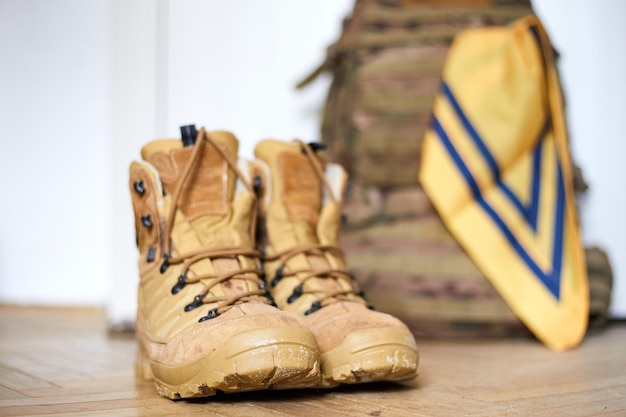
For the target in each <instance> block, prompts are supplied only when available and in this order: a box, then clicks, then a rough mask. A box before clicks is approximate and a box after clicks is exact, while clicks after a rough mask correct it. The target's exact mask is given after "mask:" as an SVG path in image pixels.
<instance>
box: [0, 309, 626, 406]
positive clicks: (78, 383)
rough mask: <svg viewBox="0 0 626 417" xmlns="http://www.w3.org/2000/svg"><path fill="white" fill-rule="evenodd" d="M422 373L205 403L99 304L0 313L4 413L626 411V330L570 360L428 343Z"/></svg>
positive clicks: (544, 353) (598, 339) (528, 346)
mask: <svg viewBox="0 0 626 417" xmlns="http://www.w3.org/2000/svg"><path fill="white" fill-rule="evenodd" d="M418 343H419V346H420V353H421V364H420V372H421V374H420V377H419V378H418V379H417V380H416V381H411V382H407V383H403V384H370V385H362V386H354V387H344V388H340V389H335V390H329V391H314V390H302V391H284V392H279V391H266V392H255V393H246V394H235V395H221V396H217V397H212V398H207V399H202V400H199V401H178V402H174V401H170V400H167V399H163V398H159V397H157V396H156V394H155V391H154V389H153V387H152V385H151V384H150V383H149V382H144V381H142V380H139V379H136V378H135V376H134V371H133V361H134V355H135V343H134V340H133V338H132V336H131V335H121V336H120V335H110V334H108V333H107V330H106V323H105V319H104V316H103V314H102V313H101V312H100V311H99V310H96V309H76V308H32V307H30V308H26V307H15V306H0V416H68V417H78V416H116V417H120V416H203V415H206V416H274V415H279V416H292V415H293V416H316V417H320V416H324V417H329V416H525V415H528V416H559V417H560V416H597V415H603V416H604V415H606V416H622V417H623V416H626V348H625V346H626V323H613V324H611V325H610V326H609V327H608V328H607V329H606V330H603V331H601V332H597V333H596V334H592V335H589V336H588V337H587V339H586V340H585V342H584V343H583V345H582V346H580V347H579V348H577V349H575V350H572V351H570V352H565V353H561V354H556V353H552V352H550V351H548V350H547V349H546V348H544V347H543V346H541V345H540V344H539V343H538V342H536V341H534V340H528V339H516V340H490V341H489V340H485V341H471V342H470V341H464V342H462V341H424V340H421V341H418Z"/></svg>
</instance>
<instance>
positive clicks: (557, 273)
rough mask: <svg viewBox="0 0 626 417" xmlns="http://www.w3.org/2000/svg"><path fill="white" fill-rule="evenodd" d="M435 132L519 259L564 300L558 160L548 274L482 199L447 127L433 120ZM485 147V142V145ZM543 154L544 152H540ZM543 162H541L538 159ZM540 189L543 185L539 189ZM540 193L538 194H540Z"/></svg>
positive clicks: (562, 200)
mask: <svg viewBox="0 0 626 417" xmlns="http://www.w3.org/2000/svg"><path fill="white" fill-rule="evenodd" d="M432 128H433V130H434V132H435V133H436V134H437V137H438V138H439V139H440V141H441V142H442V144H443V145H444V147H445V148H446V150H447V152H448V154H449V155H450V157H451V158H452V160H453V161H454V163H455V164H456V166H457V168H458V169H459V171H460V172H461V175H462V176H463V178H464V179H465V181H466V182H467V184H468V186H469V188H470V189H471V190H472V193H473V195H474V198H475V199H476V201H477V202H478V204H479V205H480V206H481V208H482V209H483V210H484V211H485V213H486V214H487V215H488V216H489V217H490V218H491V219H492V221H493V222H494V224H495V225H496V226H497V227H498V229H499V230H500V231H501V233H502V234H503V236H504V237H505V239H506V240H507V241H508V242H509V244H510V245H511V246H512V247H513V249H514V250H515V252H516V253H517V254H518V256H519V257H520V258H521V259H522V261H523V262H524V263H525V264H526V266H527V267H528V268H529V269H530V270H531V271H532V273H533V274H534V275H535V276H536V277H537V278H538V279H539V280H540V281H541V282H542V283H543V285H544V286H545V287H546V288H547V289H548V291H550V293H551V294H552V295H553V296H554V297H555V298H556V299H557V300H559V299H560V287H561V267H562V259H563V226H564V212H565V187H564V183H563V175H562V172H561V166H560V164H559V161H558V158H557V161H556V162H557V163H556V169H557V204H556V209H555V230H554V241H553V253H552V270H551V271H549V272H544V271H543V270H542V269H541V267H539V265H537V263H536V262H535V261H534V260H533V258H532V257H531V256H530V255H529V254H528V252H527V251H526V250H525V249H524V247H523V246H522V245H521V243H520V242H519V241H518V240H517V238H516V237H515V235H514V234H513V232H512V231H511V229H509V227H508V226H507V225H506V223H505V222H504V220H502V218H501V217H500V216H499V215H498V213H497V212H496V210H494V209H493V207H491V205H490V204H489V203H488V202H487V201H486V200H485V198H484V197H483V196H482V192H481V190H480V188H479V186H478V183H477V182H476V180H475V178H474V176H473V175H472V173H471V171H470V170H469V168H468V167H467V165H466V164H465V162H464V161H463V159H462V158H461V156H460V155H459V153H458V151H457V150H456V148H455V147H454V145H453V144H452V141H451V140H450V138H449V137H448V135H447V133H446V132H445V130H444V128H443V126H442V125H441V123H440V122H439V120H438V119H437V118H436V116H433V121H432ZM483 144H484V142H483ZM536 152H541V151H536ZM536 159H540V158H536ZM536 187H537V188H538V187H539V185H537V186H536ZM535 189H536V188H535V186H533V193H534V192H535ZM537 193H538V191H537Z"/></svg>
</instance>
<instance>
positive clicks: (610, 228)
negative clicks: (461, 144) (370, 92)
mask: <svg viewBox="0 0 626 417" xmlns="http://www.w3.org/2000/svg"><path fill="white" fill-rule="evenodd" d="M351 5H352V0H341V1H338V0H323V1H321V0H317V1H298V2H296V1H287V0H264V1H258V0H237V1H228V2H227V1H210V2H208V1H200V0H176V1H174V0H110V1H107V0H0V191H1V194H0V195H1V196H2V204H0V302H19V303H46V304H68V303H69V304H98V305H107V306H108V310H109V314H110V317H111V319H112V320H113V321H115V322H120V321H123V320H127V319H131V318H132V315H133V313H134V308H135V286H136V283H137V275H136V264H135V262H136V253H135V248H134V236H133V225H132V218H131V209H130V199H129V197H128V190H127V166H128V163H129V162H130V160H131V159H133V158H136V157H137V156H138V155H139V149H140V147H141V145H142V144H144V143H145V142H147V141H149V140H151V139H153V138H155V137H158V136H161V137H162V136H177V135H178V131H177V129H178V126H179V125H180V124H186V123H198V124H203V125H206V126H207V128H209V129H214V128H224V129H230V130H233V131H234V133H235V134H236V135H237V136H238V137H239V138H240V140H241V141H242V145H241V148H242V149H241V150H242V152H241V154H242V155H243V156H246V157H250V156H251V155H252V149H253V145H254V142H255V141H257V140H258V139H260V138H263V137H277V138H283V139H291V138H293V137H296V136H299V137H301V138H303V139H305V140H314V139H317V138H318V123H319V119H318V112H319V109H320V107H321V106H322V104H323V99H324V95H325V90H326V88H327V85H328V78H326V79H324V80H321V81H320V82H317V83H316V84H315V85H313V88H310V89H307V90H306V91H304V92H296V91H294V90H293V85H294V84H295V82H296V81H297V80H298V79H300V78H301V77H302V76H304V75H306V74H307V72H308V71H309V70H310V69H312V68H314V67H315V66H316V65H317V64H318V63H319V62H320V61H321V60H322V58H323V56H324V51H325V48H326V46H327V45H328V44H330V43H331V42H332V40H333V39H335V38H336V36H337V35H338V32H339V30H340V26H341V19H342V17H343V16H345V15H346V14H347V13H348V11H349V9H350V8H351ZM535 7H536V9H537V11H538V13H539V14H540V16H542V17H543V18H544V23H545V24H546V26H547V28H548V30H549V31H550V34H551V35H552V38H553V41H554V43H555V44H556V46H557V48H558V49H559V50H560V52H561V54H562V56H563V58H562V60H561V70H562V75H563V82H564V86H565V88H566V90H567V96H568V103H569V107H568V116H569V119H570V127H571V133H572V140H573V144H574V149H573V151H574V156H575V158H576V160H577V161H578V162H579V163H580V164H581V165H582V166H583V168H584V170H585V174H586V177H587V179H588V181H589V183H590V185H591V188H592V189H591V191H590V194H589V196H588V198H587V201H586V202H585V206H584V211H583V228H584V233H585V240H586V241H587V242H590V243H598V244H600V245H601V246H603V247H605V248H606V249H607V250H608V251H609V254H610V255H611V258H612V261H613V267H614V269H615V272H616V274H617V276H618V280H617V282H616V288H615V289H616V294H619V295H618V297H619V300H618V299H617V298H616V299H615V300H614V303H613V311H614V312H615V313H618V314H620V315H622V316H626V263H625V262H626V258H622V257H620V256H619V255H620V254H622V253H624V252H626V241H625V240H624V239H625V237H626V220H625V219H624V216H623V214H622V213H626V202H625V200H624V198H625V197H624V194H625V193H624V186H623V185H621V184H622V179H623V178H626V172H625V171H624V169H625V168H624V167H625V166H626V165H625V164H624V163H623V162H622V161H621V158H622V157H623V156H624V155H626V152H624V151H625V149H624V141H623V140H622V139H621V136H622V135H623V134H624V131H626V125H625V123H626V121H625V118H624V114H625V111H624V110H625V109H626V106H625V105H624V104H623V103H622V100H621V98H622V97H625V96H626V84H625V83H626V81H625V79H626V78H625V77H624V75H623V74H624V73H626V55H625V54H626V48H624V47H623V42H624V41H626V33H625V30H626V29H625V28H626V25H624V24H623V23H622V22H624V21H625V19H626V10H625V7H626V2H623V1H621V0H603V1H601V2H598V1H593V0H540V1H535ZM110 294H113V295H114V296H113V297H110V296H109V295H110Z"/></svg>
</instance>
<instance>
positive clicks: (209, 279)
mask: <svg viewBox="0 0 626 417" xmlns="http://www.w3.org/2000/svg"><path fill="white" fill-rule="evenodd" d="M204 146H213V147H214V148H215V149H216V150H217V151H218V152H219V154H220V155H221V156H222V158H223V159H224V160H225V161H226V163H227V164H228V165H229V167H230V168H231V169H232V170H233V171H234V172H235V174H236V175H237V177H238V178H239V180H240V181H241V182H242V183H243V184H244V186H245V187H246V189H247V190H248V191H249V192H254V189H253V187H252V186H251V185H250V183H249V182H248V180H247V179H246V177H245V176H244V175H243V173H242V172H241V171H240V170H239V168H237V164H236V163H235V162H234V161H232V160H231V158H230V157H229V156H228V155H227V154H226V153H225V152H224V150H222V148H221V147H220V146H218V144H217V143H216V142H215V141H214V140H213V139H212V138H211V136H210V135H209V134H207V133H206V131H205V129H204V128H202V129H200V131H199V132H198V136H197V139H196V144H195V145H194V148H193V151H192V153H191V157H190V158H189V162H188V163H187V164H186V165H185V167H184V169H183V171H182V174H181V180H180V182H179V183H178V185H177V187H176V189H175V190H174V193H173V194H172V201H171V208H170V212H169V214H168V218H167V221H166V223H165V232H164V245H165V248H164V251H163V252H164V255H163V263H162V264H161V268H160V272H161V273H162V274H163V273H164V272H165V271H166V270H167V269H168V268H169V266H170V265H176V264H181V263H182V264H183V267H182V270H181V274H180V276H179V277H178V281H177V282H176V284H175V285H174V286H173V287H172V291H171V292H172V294H173V295H176V294H177V293H178V292H180V291H181V290H182V289H183V288H184V287H185V286H186V285H190V284H196V283H201V284H203V286H202V289H201V291H200V292H199V293H198V295H196V296H195V297H194V299H193V301H192V302H191V303H189V304H187V305H186V306H185V312H189V311H192V310H194V309H196V308H198V307H201V306H203V305H205V304H215V303H217V307H215V308H213V309H211V310H209V312H208V314H207V315H206V316H203V317H201V318H200V320H199V321H200V322H203V321H205V320H208V319H212V318H214V317H217V316H219V315H220V314H222V313H224V312H226V311H228V310H229V309H230V308H232V307H233V306H234V305H236V304H241V303H244V302H247V301H251V300H258V301H260V302H263V303H266V304H270V305H273V304H274V303H273V300H272V299H271V298H270V296H269V293H268V292H267V289H266V286H265V282H264V281H263V279H262V277H263V271H262V268H261V265H260V261H259V259H260V252H259V251H258V250H257V249H255V248H253V247H235V246H232V247H231V246H224V247H212V248H210V249H202V250H198V251H194V252H190V253H185V254H179V255H172V241H171V233H172V229H173V227H174V219H175V216H176V208H177V205H178V200H179V199H180V196H181V194H182V191H183V189H184V188H185V184H186V182H187V181H188V180H189V175H190V173H191V172H192V170H193V167H194V166H195V164H196V163H197V162H198V161H199V155H200V154H201V149H202V148H203V147H204ZM253 212H254V210H253ZM239 256H247V257H251V258H253V259H254V260H255V261H256V262H255V263H256V267H255V268H240V269H236V270H233V271H228V272H226V273H223V274H203V275H198V276H193V277H190V276H188V273H189V270H190V268H191V266H192V265H193V264H194V263H196V262H198V261H200V260H203V259H209V260H211V261H212V260H215V259H219V258H230V259H237V257H239ZM233 278H237V279H243V280H246V281H251V282H252V283H254V284H256V285H257V287H258V289H256V290H247V291H242V292H240V293H237V294H235V295H232V296H230V297H226V296H214V295H212V294H211V295H210V296H209V294H210V292H211V289H212V288H213V287H215V286H217V285H219V284H221V283H223V282H226V281H228V280H230V279H233Z"/></svg>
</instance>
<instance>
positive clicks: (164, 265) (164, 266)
mask: <svg viewBox="0 0 626 417" xmlns="http://www.w3.org/2000/svg"><path fill="white" fill-rule="evenodd" d="M170 258H171V255H170V254H169V253H166V254H165V255H163V263H162V264H161V269H159V271H161V273H162V274H164V273H165V271H167V268H169V267H170Z"/></svg>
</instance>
